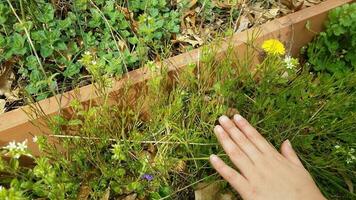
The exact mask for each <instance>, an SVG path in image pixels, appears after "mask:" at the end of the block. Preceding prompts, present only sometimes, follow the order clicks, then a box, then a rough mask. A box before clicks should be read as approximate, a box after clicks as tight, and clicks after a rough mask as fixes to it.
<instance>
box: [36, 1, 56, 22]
mask: <svg viewBox="0 0 356 200" xmlns="http://www.w3.org/2000/svg"><path fill="white" fill-rule="evenodd" d="M40 12H41V13H37V14H38V15H36V17H37V20H38V21H40V22H42V23H49V22H50V21H52V20H53V18H54V8H53V6H52V4H50V3H46V4H44V5H43V6H42V7H41V8H40Z"/></svg>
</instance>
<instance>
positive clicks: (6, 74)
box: [0, 61, 19, 113]
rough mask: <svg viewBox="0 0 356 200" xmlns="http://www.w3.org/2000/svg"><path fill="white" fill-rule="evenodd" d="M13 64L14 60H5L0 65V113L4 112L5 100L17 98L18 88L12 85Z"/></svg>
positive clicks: (13, 76) (13, 77) (13, 79)
mask: <svg viewBox="0 0 356 200" xmlns="http://www.w3.org/2000/svg"><path fill="white" fill-rule="evenodd" d="M13 64H14V61H7V62H4V63H3V64H2V65H1V66H0V96H1V97H0V113H3V112H5V105H6V103H7V102H13V101H16V100H19V88H18V87H15V88H13V87H12V85H13V83H14V81H15V74H14V72H13V69H12V66H13Z"/></svg>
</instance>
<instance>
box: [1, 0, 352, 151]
mask: <svg viewBox="0 0 356 200" xmlns="http://www.w3.org/2000/svg"><path fill="white" fill-rule="evenodd" d="M354 1H355V0H327V1H325V2H323V3H320V4H318V5H315V6H312V7H309V8H306V9H303V10H300V11H298V12H295V13H292V14H289V15H287V16H284V17H281V18H278V19H275V20H272V21H270V22H267V23H266V24H263V25H261V26H258V27H256V28H253V29H250V30H246V31H244V32H241V33H236V34H234V35H233V36H232V37H231V38H226V39H225V40H224V42H223V43H222V44H221V46H220V48H219V49H218V51H217V56H218V57H221V58H223V56H224V53H225V52H226V51H227V49H228V48H229V46H231V47H232V48H233V50H234V52H236V56H239V55H242V54H243V53H244V52H245V49H246V41H248V38H249V36H250V35H251V33H252V32H253V31H256V30H258V31H259V36H258V37H257V38H256V44H260V43H261V42H263V41H264V40H266V39H269V38H277V39H279V40H280V41H282V42H283V43H284V44H285V45H286V47H287V50H289V52H290V54H291V55H294V56H295V55H298V54H299V51H300V48H301V47H303V46H304V45H306V44H307V43H309V42H310V41H311V40H312V39H313V37H314V36H315V35H316V34H317V33H319V32H320V31H322V29H323V24H324V22H325V19H326V17H327V14H328V12H329V11H330V10H331V9H333V8H336V7H339V6H341V5H343V4H346V3H351V2H354ZM307 23H309V24H310V29H309V30H308V29H307V28H306V24H307ZM201 50H202V49H201V48H198V49H195V50H192V51H189V52H187V53H183V54H180V55H177V56H174V57H171V58H168V59H166V60H164V61H163V62H161V63H159V64H160V65H165V66H167V67H168V70H169V72H171V73H172V72H176V71H178V70H180V69H182V68H184V67H185V66H187V65H188V64H191V63H197V62H198V61H199V58H200V51H201ZM151 77H152V74H150V73H149V71H148V69H147V68H140V69H137V70H134V71H131V72H129V73H128V74H127V75H125V76H124V77H123V78H121V79H119V80H116V81H114V83H113V85H112V87H111V88H110V90H109V94H110V96H116V97H117V96H119V95H120V91H121V90H122V89H123V87H124V86H125V83H127V82H130V83H131V84H132V85H133V86H134V87H135V92H139V90H140V87H136V86H138V85H140V83H144V82H145V81H146V80H148V79H150V78H151ZM57 98H59V99H60V105H58V104H57V101H56V100H55V97H50V98H48V99H45V100H42V101H40V102H38V103H36V104H37V105H36V106H40V107H41V108H42V109H43V112H44V114H46V115H54V114H56V113H58V111H59V110H60V109H63V110H67V111H68V110H70V102H71V101H72V100H73V99H75V98H79V100H80V101H81V103H83V104H87V103H88V102H91V101H95V100H96V99H98V98H99V95H98V93H97V92H96V91H95V87H94V86H93V85H87V86H84V87H81V88H78V89H75V90H72V91H69V92H66V93H64V94H61V95H57ZM28 112H31V108H30V106H23V107H21V108H19V109H16V110H13V111H10V112H7V113H3V114H1V115H0V146H5V145H7V144H8V143H9V142H10V141H14V140H15V141H18V142H21V141H24V140H26V139H27V140H28V147H29V149H30V151H31V152H32V153H33V154H34V155H38V153H39V152H38V149H37V146H36V144H35V143H33V141H32V138H33V136H34V135H38V134H46V133H48V130H45V129H41V130H40V129H39V127H38V126H36V125H35V124H38V123H39V122H40V120H41V119H39V118H36V119H34V120H31V119H30V117H29V116H28V115H27V113H28Z"/></svg>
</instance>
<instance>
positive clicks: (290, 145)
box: [286, 139, 292, 147]
mask: <svg viewBox="0 0 356 200" xmlns="http://www.w3.org/2000/svg"><path fill="white" fill-rule="evenodd" d="M286 142H287V145H288V146H289V147H292V143H290V141H289V140H288V139H287V140H286Z"/></svg>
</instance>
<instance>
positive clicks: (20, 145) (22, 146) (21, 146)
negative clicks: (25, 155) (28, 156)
mask: <svg viewBox="0 0 356 200" xmlns="http://www.w3.org/2000/svg"><path fill="white" fill-rule="evenodd" d="M17 149H18V150H19V151H25V150H26V149H27V139H26V140H25V141H23V142H19V143H17Z"/></svg>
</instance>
